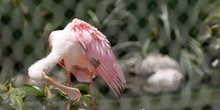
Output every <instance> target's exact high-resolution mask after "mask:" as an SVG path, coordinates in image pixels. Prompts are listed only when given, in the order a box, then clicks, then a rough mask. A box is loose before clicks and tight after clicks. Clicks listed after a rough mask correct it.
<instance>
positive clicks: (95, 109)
mask: <svg viewBox="0 0 220 110" xmlns="http://www.w3.org/2000/svg"><path fill="white" fill-rule="evenodd" d="M93 73H94V71H92V72H91V74H90V93H91V97H92V104H93V110H97V106H96V99H95V94H94V86H93Z"/></svg>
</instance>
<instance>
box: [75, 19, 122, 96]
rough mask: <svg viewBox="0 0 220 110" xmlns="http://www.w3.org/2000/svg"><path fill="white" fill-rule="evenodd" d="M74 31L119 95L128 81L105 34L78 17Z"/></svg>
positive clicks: (96, 66)
mask: <svg viewBox="0 0 220 110" xmlns="http://www.w3.org/2000/svg"><path fill="white" fill-rule="evenodd" d="M72 31H74V33H75V35H76V38H77V39H78V40H79V42H80V43H81V45H82V47H83V48H84V49H85V51H86V57H87V58H88V60H89V62H90V63H91V64H92V65H93V66H94V67H95V68H96V71H97V72H98V75H99V76H101V78H102V79H103V80H104V81H105V82H106V83H107V85H108V86H109V87H110V89H111V90H112V91H113V92H114V93H115V95H116V96H118V95H119V94H120V93H121V92H122V90H123V89H124V85H125V83H126V81H125V78H124V74H123V71H122V70H121V68H120V66H119V64H118V62H117V60H116V58H115V55H114V53H113V51H112V49H111V47H110V45H109V41H108V40H107V39H106V37H105V35H103V34H102V33H101V32H99V31H98V30H97V29H96V28H95V27H93V26H91V25H90V24H88V23H86V22H84V21H81V20H78V19H74V20H73V21H72Z"/></svg>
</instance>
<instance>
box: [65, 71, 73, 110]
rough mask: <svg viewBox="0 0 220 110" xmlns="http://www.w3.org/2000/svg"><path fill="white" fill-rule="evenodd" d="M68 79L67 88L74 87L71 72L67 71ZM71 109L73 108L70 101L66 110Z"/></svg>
mask: <svg viewBox="0 0 220 110" xmlns="http://www.w3.org/2000/svg"><path fill="white" fill-rule="evenodd" d="M66 78H67V86H72V80H71V73H70V72H69V71H67V74H66ZM70 108H71V107H70V100H68V102H67V108H66V110H70Z"/></svg>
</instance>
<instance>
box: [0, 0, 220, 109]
mask: <svg viewBox="0 0 220 110" xmlns="http://www.w3.org/2000/svg"><path fill="white" fill-rule="evenodd" d="M219 3H220V1H219V0H209V1H208V0H93V1H92V0H1V1H0V72H1V74H0V77H1V78H0V79H1V81H0V82H1V83H4V82H5V81H6V80H7V79H8V78H10V77H11V75H12V76H16V75H19V74H21V75H24V76H27V75H28V74H27V69H28V67H29V66H30V65H31V64H33V63H34V62H36V61H37V60H39V59H41V58H43V57H45V56H46V55H47V54H48V53H49V51H50V50H49V46H48V37H49V34H50V33H51V31H54V30H59V29H63V28H64V27H65V26H66V25H67V23H69V22H71V21H72V20H73V19H74V18H79V19H82V20H85V21H86V22H88V23H90V24H92V25H93V26H95V27H97V28H98V29H99V30H100V31H101V32H102V33H103V34H105V35H106V36H107V39H108V40H109V41H110V42H111V45H112V46H117V45H118V44H121V43H124V42H138V43H139V44H140V45H141V46H136V45H134V46H129V47H125V48H121V49H118V50H114V52H115V54H116V56H117V58H118V59H119V61H122V60H123V58H124V56H125V55H127V54H130V53H133V52H134V51H135V52H140V53H141V54H142V57H143V58H144V57H145V56H144V55H147V54H149V53H151V52H157V53H161V54H166V55H169V56H171V57H172V58H174V59H175V60H177V61H178V62H179V63H180V65H182V67H183V71H184V73H183V74H184V75H185V77H186V83H184V84H183V85H182V86H183V88H187V87H188V86H189V85H188V84H189V83H187V81H189V82H190V81H191V82H193V81H192V80H194V78H195V80H196V77H201V78H199V80H198V81H197V82H196V84H195V85H196V86H192V87H195V88H196V89H192V90H191V89H190V91H191V92H187V90H188V89H187V90H185V89H180V90H179V91H178V92H177V93H166V94H159V95H152V94H148V93H145V94H143V93H142V94H141V95H140V94H139V93H138V92H137V93H136V94H135V93H133V94H130V93H131V92H126V91H125V93H124V95H123V96H122V98H119V99H108V98H107V99H103V100H102V101H100V102H98V103H99V106H100V109H105V110H107V109H111V110H112V109H121V110H162V109H163V110H219V109H220V90H219V86H220V80H219V79H220V75H219V64H218V61H219V56H220V51H219V48H218V47H216V46H219V44H220V39H219V35H220V34H219V33H218V31H219V28H218V25H219V23H220V22H219V15H218V14H219V13H218V12H219V11H218V10H219ZM147 41H150V42H149V46H148V47H149V48H148V49H147V50H146V51H144V52H145V53H144V54H143V51H142V50H143V48H144V45H145V44H146V42H147ZM191 44H192V45H191ZM213 45H214V46H213ZM212 47H213V48H212ZM180 50H185V51H180ZM184 52H185V53H184ZM188 53H189V56H190V57H189V58H188V57H187V56H186V54H188ZM190 53H191V54H190ZM191 56H192V57H191ZM187 58H188V59H187ZM194 58H195V59H194ZM196 58H198V60H197V59H196ZM185 60H186V61H189V62H190V63H189V64H191V65H190V66H192V68H193V69H191V70H190V69H189V68H190V67H186V65H187V63H185V62H184V61H185ZM122 62H123V61H122ZM213 65H214V66H213ZM184 69H185V70H184ZM56 71H61V72H63V73H65V71H63V69H61V68H60V67H59V66H56V67H55V69H53V71H52V72H56ZM194 74H195V75H194ZM51 75H52V74H51ZM125 76H126V78H128V77H136V76H135V75H133V74H132V75H131V73H128V72H126V71H125ZM127 82H128V84H131V83H132V82H131V81H127ZM190 84H191V83H190Z"/></svg>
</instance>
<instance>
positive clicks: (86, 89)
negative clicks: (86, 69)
mask: <svg viewBox="0 0 220 110" xmlns="http://www.w3.org/2000/svg"><path fill="white" fill-rule="evenodd" d="M75 87H76V88H78V89H79V90H80V91H81V92H84V93H89V91H90V87H89V86H88V85H86V84H77V85H76V86H75ZM94 93H95V96H96V97H97V98H98V99H102V98H103V97H104V96H103V95H102V93H101V92H99V91H98V90H97V89H96V88H94Z"/></svg>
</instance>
